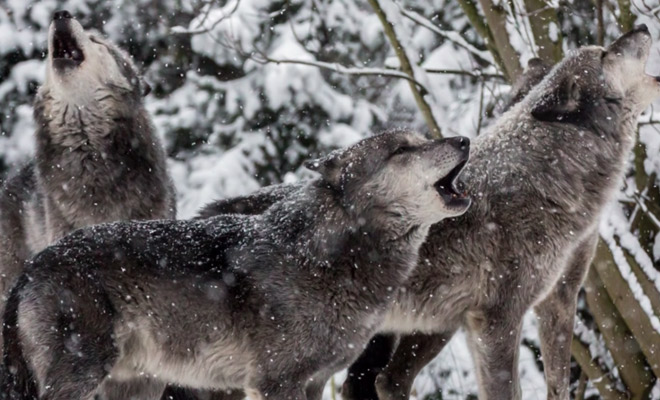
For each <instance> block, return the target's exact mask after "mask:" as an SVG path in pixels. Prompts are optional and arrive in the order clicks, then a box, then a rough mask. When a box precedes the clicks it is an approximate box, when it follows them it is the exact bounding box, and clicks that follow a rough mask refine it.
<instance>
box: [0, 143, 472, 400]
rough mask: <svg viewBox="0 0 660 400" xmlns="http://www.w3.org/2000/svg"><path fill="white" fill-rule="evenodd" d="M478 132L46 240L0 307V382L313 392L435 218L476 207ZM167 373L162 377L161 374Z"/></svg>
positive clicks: (355, 149) (344, 357)
mask: <svg viewBox="0 0 660 400" xmlns="http://www.w3.org/2000/svg"><path fill="white" fill-rule="evenodd" d="M468 154H469V141H468V139H466V138H452V139H445V140H440V141H429V140H426V139H424V138H423V137H421V136H420V135H418V134H415V133H412V132H407V131H396V132H390V133H386V134H382V135H378V136H374V137H371V138H368V139H364V140H363V141H361V142H358V143H357V144H356V145H354V146H351V147H349V148H347V149H344V150H338V151H336V152H333V153H331V154H330V155H328V156H325V157H323V158H321V159H318V160H315V161H311V162H309V163H308V164H307V167H308V168H310V169H312V170H314V171H317V172H319V173H320V175H321V177H320V178H318V179H316V180H313V181H311V182H309V183H308V184H307V185H306V186H305V187H304V188H302V189H301V191H300V192H299V193H298V194H297V196H295V198H291V199H288V200H286V201H283V202H280V203H277V204H276V205H274V206H272V207H270V208H269V209H268V210H267V211H266V212H264V213H263V214H260V215H256V216H244V215H229V216H218V217H214V218H209V219H206V220H196V221H167V220H161V221H149V222H116V223H112V224H105V225H98V226H94V227H88V228H84V229H81V230H78V231H76V232H74V233H72V234H71V235H69V236H67V237H65V238H64V239H62V240H60V241H59V242H57V243H56V244H55V245H53V246H51V247H48V248H47V249H46V250H44V251H42V252H41V253H40V254H38V255H37V256H36V257H35V258H34V259H33V260H32V261H31V262H30V265H29V266H28V267H27V269H26V271H25V273H24V274H23V275H22V276H21V278H20V280H19V282H18V283H17V285H16V286H15V287H14V288H13V289H12V293H11V295H10V298H9V301H8V305H7V310H6V312H5V321H4V322H5V328H4V338H5V355H4V367H5V368H6V369H7V370H8V371H11V372H12V373H11V374H7V379H5V382H4V383H3V387H2V393H7V397H8V398H9V399H25V398H34V397H35V396H37V394H38V395H39V396H40V397H39V398H41V399H48V400H65V399H66V400H69V399H90V398H91V397H92V396H93V395H94V393H95V391H96V390H97V388H98V387H99V385H100V384H101V383H102V382H103V380H104V379H105V378H106V377H111V378H112V379H114V380H117V381H122V380H124V379H132V378H134V377H136V376H144V377H147V378H151V379H153V380H162V381H163V382H172V383H175V384H178V385H180V386H184V387H190V388H200V389H223V388H243V389H246V390H247V391H248V393H251V394H254V395H256V396H258V397H259V398H266V397H267V398H269V399H271V398H272V399H305V398H306V397H307V396H309V397H311V398H318V396H320V393H321V390H322V388H323V386H324V384H325V381H326V379H327V378H328V377H329V375H330V374H332V373H334V372H336V371H337V370H339V369H341V368H344V367H346V366H348V364H350V362H352V361H353V360H354V359H355V358H356V357H357V356H358V355H359V353H360V351H361V350H362V348H363V347H364V346H365V344H366V342H367V341H368V340H369V339H370V338H371V336H372V335H373V334H374V333H375V331H376V329H378V327H379V326H380V325H381V320H382V318H383V316H384V311H385V310H386V309H387V307H388V305H389V303H390V301H391V299H392V297H391V296H392V294H393V293H396V289H397V288H398V287H399V286H400V285H401V284H402V283H403V282H404V281H405V280H406V279H407V278H408V277H409V275H410V273H411V272H412V270H413V268H414V267H415V265H416V264H417V253H418V249H419V246H421V244H422V243H423V242H424V239H425V238H426V234H427V232H428V229H429V227H430V225H431V224H433V223H435V222H438V221H439V220H441V219H442V218H445V217H454V216H457V215H460V214H462V213H464V212H465V211H466V209H467V208H468V207H469V204H470V200H469V198H467V197H466V196H464V195H461V194H459V193H458V192H457V191H456V190H455V188H454V180H455V179H456V177H457V175H458V174H459V173H460V171H461V169H462V168H463V166H464V165H465V163H466V162H467V158H468ZM163 387H164V383H163Z"/></svg>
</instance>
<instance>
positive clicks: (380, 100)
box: [0, 0, 660, 400]
mask: <svg viewBox="0 0 660 400" xmlns="http://www.w3.org/2000/svg"><path fill="white" fill-rule="evenodd" d="M97 3H99V2H97V1H91V0H68V1H66V2H64V4H62V2H60V1H55V0H44V1H40V2H26V1H24V0H6V1H5V2H4V3H3V6H0V58H2V60H3V61H2V62H4V60H5V59H7V60H9V59H10V57H8V55H9V54H10V53H12V52H14V51H17V52H19V53H20V54H21V56H22V57H23V58H24V59H25V61H19V62H16V63H13V64H7V65H9V67H10V69H9V70H8V74H9V75H8V76H7V77H2V78H3V79H2V80H0V107H1V108H2V110H3V112H2V113H1V115H0V167H1V166H2V165H3V164H6V165H8V166H10V167H16V166H18V165H19V164H20V163H22V162H25V161H26V160H27V159H29V157H30V155H31V154H32V152H33V142H34V138H33V132H34V122H33V120H32V107H31V100H32V97H33V85H34V84H39V83H40V82H42V81H43V76H44V63H43V61H42V60H43V57H44V55H45V53H44V51H45V47H46V38H47V36H46V29H47V27H48V24H49V21H50V19H51V16H52V12H53V11H54V10H55V9H56V7H58V8H59V7H65V8H67V9H69V10H70V11H72V12H74V13H75V14H76V15H78V16H80V18H81V19H84V21H85V23H86V24H87V25H86V26H90V24H91V23H92V22H91V21H92V16H93V14H97V11H98V7H107V8H104V11H103V14H100V13H99V14H100V15H103V18H102V19H103V20H102V21H98V20H94V28H96V29H99V30H101V31H103V32H104V33H105V34H107V35H108V36H109V37H110V38H112V39H113V40H116V41H119V42H120V43H122V45H123V46H125V47H126V46H128V45H130V46H132V47H133V49H132V50H133V51H135V50H136V48H137V47H141V48H142V49H143V50H145V51H144V52H142V53H139V52H138V53H136V54H140V55H139V56H138V57H137V58H138V60H137V61H140V62H142V61H145V62H146V64H145V73H146V74H147V76H148V77H149V78H150V79H151V80H152V82H151V83H154V84H156V85H160V86H162V87H163V88H164V89H163V92H162V93H157V95H150V96H149V97H147V98H146V99H145V101H146V105H147V108H148V110H149V112H150V114H151V115H152V116H153V121H154V124H155V126H156V128H157V131H158V132H159V133H160V135H161V136H162V138H163V142H164V143H165V145H166V147H167V151H168V154H170V155H171V157H170V159H169V163H168V164H169V169H170V173H171V175H172V177H173V180H174V182H175V185H176V187H177V190H178V212H179V217H180V218H189V217H192V216H194V215H195V214H196V212H197V210H198V209H199V208H200V207H201V206H203V205H204V204H206V203H208V202H209V201H212V200H214V199H218V198H225V197H230V196H237V195H243V194H247V193H250V192H252V191H254V190H256V189H257V188H259V187H261V186H263V185H266V184H270V183H279V182H280V181H283V182H290V183H291V182H296V181H298V180H299V179H304V178H305V177H306V176H309V172H306V171H305V169H304V168H301V167H300V163H301V161H302V160H303V159H307V158H310V157H315V156H318V155H319V154H324V153H327V152H328V151H330V150H332V149H334V148H337V147H343V146H347V145H350V144H352V143H355V142H356V141H358V140H359V139H361V138H363V137H365V136H367V135H369V134H370V133H371V132H374V131H378V130H380V129H382V128H383V127H387V126H389V125H390V124H395V125H396V124H399V123H400V124H401V125H404V126H412V127H414V128H415V129H420V130H427V129H428V128H427V127H426V125H425V123H424V120H423V118H421V116H420V114H419V113H418V112H416V111H415V110H416V109H417V106H416V103H415V101H414V98H413V97H412V94H411V91H410V87H409V85H408V82H407V81H404V80H402V79H397V75H398V76H399V77H400V76H401V75H402V73H401V72H400V71H395V70H393V68H398V67H399V66H400V65H399V60H398V59H397V58H396V57H395V56H393V53H392V49H391V46H390V44H389V42H388V41H387V39H386V37H385V35H384V34H383V27H382V26H381V24H380V21H379V20H378V18H377V16H376V15H375V14H374V13H373V12H372V10H371V8H370V6H369V5H368V4H367V3H366V2H364V1H360V2H356V1H351V0H332V1H313V2H306V1H302V0H292V1H290V2H287V4H288V7H290V8H288V9H287V10H286V11H284V12H283V11H282V10H280V9H279V8H277V7H273V2H272V1H269V0H228V1H224V2H204V3H195V2H178V1H173V0H164V1H162V2H157V3H159V4H158V7H159V8H158V9H157V10H155V11H154V13H155V14H157V15H156V17H155V18H156V21H155V22H154V23H153V24H152V25H147V26H148V28H144V26H145V25H144V23H145V21H144V20H142V19H138V17H144V15H146V14H148V13H147V10H151V8H152V6H153V2H151V1H146V0H140V1H135V2H125V1H122V2H120V3H108V4H109V5H107V4H106V5H103V4H101V5H98V4H97ZM100 3H104V2H100ZM312 3H313V4H314V5H315V7H318V8H319V9H318V10H316V11H315V10H313V9H312V7H311V4H312ZM381 3H382V5H383V7H384V8H385V11H386V13H387V15H388V18H389V19H390V21H392V22H393V23H394V25H395V29H396V33H397V37H398V38H399V40H401V41H402V43H403V44H404V47H405V50H406V54H407V56H408V58H409V59H410V60H411V62H412V63H413V68H414V75H415V80H417V81H419V82H420V83H422V85H423V86H424V87H425V88H427V89H428V91H429V94H428V95H427V97H426V100H427V101H428V102H429V103H430V105H431V108H432V111H433V114H434V116H435V118H436V120H437V121H438V123H439V124H440V125H441V128H442V130H443V134H444V135H446V136H452V135H458V134H460V135H466V136H470V137H474V136H475V135H476V134H477V133H478V128H479V124H480V123H481V129H483V127H484V126H487V125H488V124H490V123H492V121H493V119H492V118H489V117H485V115H486V114H487V110H488V112H491V111H492V110H495V111H492V112H491V115H492V116H495V117H497V115H498V108H497V107H498V106H499V105H500V104H501V102H502V98H503V97H504V96H505V95H506V93H507V92H508V91H509V89H510V87H509V85H507V84H505V83H502V82H499V81H496V80H481V79H474V78H470V77H465V76H458V75H451V74H429V73H426V72H425V71H424V69H463V70H466V71H473V70H476V71H481V72H496V71H495V69H494V67H492V66H491V67H487V68H486V69H484V68H482V67H481V66H480V65H479V64H478V63H477V62H476V61H475V55H476V56H479V57H480V58H482V59H486V60H492V57H491V56H490V53H488V52H487V51H484V50H481V49H482V48H484V47H483V43H482V42H481V41H480V40H479V39H478V35H477V34H476V33H475V32H474V29H472V28H471V27H470V26H469V23H468V22H467V19H466V18H465V16H464V14H463V13H462V11H461V9H460V7H459V6H458V5H457V4H456V3H455V2H448V1H447V2H446V1H443V0H435V1H433V2H429V1H422V0H410V1H405V2H404V1H393V0H383V1H381ZM522 3H523V2H522V1H516V2H515V5H516V7H519V6H520V7H521V9H523V8H524V6H521V5H522ZM633 3H634V5H635V6H637V8H636V10H644V9H645V8H644V7H645V4H643V3H641V2H639V1H637V0H634V1H633ZM646 3H647V4H649V5H650V6H651V7H654V8H657V1H656V0H653V1H651V3H648V2H646ZM549 4H551V5H553V6H557V7H559V2H558V1H556V0H552V1H551V2H550V3H549ZM179 6H181V8H178V7H179ZM198 6H199V7H201V8H199V9H195V8H194V7H198ZM5 7H6V9H8V10H11V11H12V15H11V16H10V15H8V14H7V13H6V12H5V11H4V8H5ZM142 7H144V10H143V9H141V8H142ZM160 7H162V8H160ZM633 8H635V7H633ZM440 11H441V12H440ZM636 12H637V11H636ZM186 13H187V14H189V15H187V16H186V15H184V14H186ZM143 14H144V15H143ZM94 16H95V17H97V16H98V15H94ZM106 16H107V17H106ZM411 18H412V19H414V20H415V21H417V22H418V23H415V22H413V21H412V20H411ZM509 18H510V20H509V24H508V26H507V32H509V33H510V36H511V43H512V45H513V47H514V48H515V49H516V50H517V51H518V52H519V53H520V55H521V60H522V61H526V60H527V59H529V58H530V57H532V56H533V55H534V53H533V51H532V50H533V48H532V46H530V44H529V43H528V42H529V41H528V38H527V37H526V35H525V30H528V22H527V20H526V19H525V18H522V17H520V16H518V15H515V16H514V15H510V16H509ZM608 18H609V19H608ZM611 18H612V17H611V16H610V15H609V13H606V36H607V38H606V40H608V41H610V40H611V39H612V37H613V36H616V35H618V34H619V32H618V30H617V28H616V25H615V24H614V23H613V20H612V19H611ZM638 22H640V23H642V22H644V23H647V25H648V26H649V28H650V30H651V32H652V34H653V36H654V38H655V39H656V40H657V38H658V37H659V35H660V28H659V26H660V25H658V24H657V19H656V18H655V17H654V16H652V15H640V16H639V20H638ZM562 23H563V26H561V27H560V26H557V25H555V24H554V23H551V24H550V26H549V28H548V29H549V31H548V33H549V35H550V38H551V39H552V40H557V38H558V36H559V34H560V33H561V32H562V31H564V32H566V29H568V28H575V29H582V30H589V31H590V32H592V33H593V32H595V30H594V22H593V21H590V20H586V19H584V17H583V16H582V15H580V14H579V13H567V15H566V16H565V19H564V20H563V21H562ZM582 30H579V31H577V30H576V33H577V34H578V35H577V36H579V35H580V34H581V32H583V31H582ZM185 37H189V38H190V49H189V53H186V54H182V53H180V52H177V50H178V49H177V48H176V46H179V44H178V42H176V40H178V39H180V38H185ZM569 40H574V39H573V38H566V39H565V41H564V47H565V49H568V48H572V47H574V46H575V45H576V44H575V43H574V42H570V41H569ZM163 43H165V45H163ZM174 43H177V44H176V45H174ZM163 46H165V47H166V48H165V49H163V48H161V47H163ZM659 49H660V45H658V43H657V42H656V44H655V45H654V48H653V50H652V52H651V60H650V62H649V66H648V69H649V73H654V74H658V73H660V71H659V70H658V68H659V67H658V65H660V51H658V50H659ZM151 50H153V51H154V54H155V57H156V61H153V62H150V61H149V60H148V59H147V56H146V55H148V54H151V53H150V52H151ZM186 51H188V49H187V48H186ZM140 56H141V57H144V58H145V59H141V58H140ZM203 57H206V58H208V60H210V61H211V62H212V63H214V64H216V65H217V66H219V67H232V68H233V69H235V70H237V71H239V74H238V75H237V76H236V77H228V76H225V75H223V74H220V73H218V74H215V73H211V72H208V69H211V70H212V69H213V67H214V66H213V65H211V66H210V67H209V65H208V64H206V65H205V64H204V62H205V59H204V58H203ZM264 57H267V58H270V59H276V60H280V61H295V62H307V63H309V64H311V65H302V64H296V63H290V62H287V63H284V62H282V63H279V64H277V63H266V64H264V63H263V61H264V60H263V58H264ZM23 58H21V60H23ZM7 62H9V63H12V62H13V61H11V60H10V61H7ZM0 64H1V62H0ZM523 64H524V63H523ZM2 65H4V64H2ZM205 67H206V68H207V70H205V69H204V68H205ZM226 69H230V68H226ZM172 70H176V71H177V73H181V74H182V76H181V79H180V80H181V82H180V84H177V83H176V82H175V81H176V80H177V79H175V78H173V76H172V73H171V71H172ZM222 72H223V73H224V72H225V69H223V70H222ZM385 76H389V78H385ZM177 78H178V76H177ZM482 91H483V102H482V101H481V97H482ZM482 119H483V120H482ZM649 120H652V121H658V120H660V114H658V113H654V112H653V110H651V112H649V113H648V114H646V115H645V116H644V117H642V119H641V121H643V122H648V121H649ZM180 136H186V137H190V138H191V140H190V142H192V143H190V144H185V145H182V144H180V143H179V139H180ZM639 139H640V142H641V143H642V144H643V145H644V146H645V147H646V151H647V154H648V156H647V159H646V160H645V161H644V164H643V165H644V169H645V172H646V173H647V174H649V175H650V174H652V173H656V175H660V173H659V172H660V131H659V130H658V127H657V126H652V125H644V126H642V127H641V128H640V135H639ZM0 173H2V172H0ZM659 182H660V181H659ZM642 195H643V193H642ZM621 199H626V200H630V198H629V196H625V195H621ZM605 216H606V218H605V219H604V220H603V223H602V224H601V226H600V229H601V234H602V235H603V237H604V238H605V239H606V242H607V243H608V246H609V247H610V249H612V251H613V252H614V254H615V258H616V261H617V265H618V268H619V271H620V273H621V274H622V276H624V277H625V278H626V279H627V281H628V283H629V285H630V287H631V289H632V290H633V293H634V295H635V299H637V300H638V301H639V302H640V304H641V305H642V308H643V309H644V311H645V312H646V314H647V315H648V316H649V320H650V321H651V323H652V324H653V326H654V328H655V329H659V328H660V322H659V321H658V317H659V315H658V314H657V313H658V310H652V309H650V303H649V300H648V297H647V296H646V294H644V293H643V291H642V289H641V287H640V285H639V282H637V280H636V277H635V275H634V274H633V273H632V272H631V271H630V267H629V265H628V264H627V263H626V259H625V257H624V253H623V252H624V251H626V252H628V253H629V254H630V255H631V256H632V257H633V258H634V259H635V261H636V262H637V263H638V264H639V265H640V267H641V268H642V270H643V272H644V275H645V276H646V277H647V278H648V279H649V280H650V281H651V282H652V283H653V285H654V287H655V288H656V289H658V290H660V275H659V272H658V269H657V263H658V262H660V235H658V236H656V238H655V241H654V245H653V254H647V253H646V251H645V250H644V249H643V248H642V247H641V246H640V243H639V240H638V238H637V237H636V236H635V234H634V233H631V232H630V229H629V228H630V226H629V225H630V224H629V222H628V221H629V219H627V217H626V215H625V214H624V210H623V208H622V207H621V206H620V205H619V204H618V203H615V204H613V205H612V207H611V209H610V210H609V211H608V212H607V213H605ZM584 312H587V311H586V310H585V311H584ZM536 327H537V322H536V319H535V317H534V315H533V314H532V313H530V314H529V315H528V316H527V317H526V318H525V325H524V330H523V337H524V338H526V339H527V340H529V341H531V342H532V343H535V344H537V345H538V337H537V333H536ZM576 332H577V334H578V335H579V336H580V338H581V339H582V340H583V341H584V342H585V343H587V344H588V346H589V349H590V351H591V352H592V355H593V356H594V357H596V356H598V358H599V359H600V360H602V361H603V363H604V365H605V366H607V367H608V369H610V370H612V371H613V376H617V374H618V372H617V370H616V368H615V366H614V363H613V361H612V359H611V356H610V354H609V352H608V350H607V348H606V347H605V345H604V343H603V341H602V340H601V338H600V337H599V335H598V334H597V333H595V332H593V331H591V330H590V329H589V328H588V327H586V326H584V325H580V324H578V325H576ZM520 358H521V360H520V374H521V378H522V388H523V398H524V399H536V398H539V399H542V398H545V390H546V389H545V384H544V379H543V375H542V373H541V372H540V371H539V369H538V367H537V365H536V361H535V360H534V355H533V354H532V353H531V352H530V351H529V349H528V348H527V347H524V346H523V347H522V348H521V356H520ZM343 379H344V373H340V374H338V375H337V376H336V377H335V385H336V387H338V386H339V385H340V384H341V382H342V381H343ZM439 387H441V388H442V389H443V396H444V397H443V398H446V399H465V398H466V397H467V396H468V395H469V394H476V390H477V389H476V377H475V374H474V370H473V366H472V362H471V358H470V355H469V351H468V348H467V345H466V343H465V337H464V335H463V333H459V334H457V335H456V337H455V338H453V339H452V341H451V342H450V343H449V344H448V346H447V347H446V349H445V350H444V351H443V352H442V353H441V354H440V355H439V356H438V357H437V358H436V359H435V360H434V361H433V362H432V363H431V364H430V365H429V366H428V367H427V368H426V369H425V370H424V371H423V372H422V374H421V375H420V376H419V377H418V378H417V380H416V382H415V391H416V396H417V398H418V399H422V398H424V396H426V395H429V394H432V393H434V392H435V391H436V390H437V389H438V388H439ZM589 390H590V391H591V392H592V393H593V390H594V389H593V388H590V389H589ZM331 392H332V388H331V384H328V386H327V387H326V391H325V393H324V398H325V399H326V400H327V399H330V398H331ZM335 394H337V393H336V392H335ZM338 397H339V396H338ZM652 397H653V398H655V399H660V384H656V386H655V388H654V389H653V395H652Z"/></svg>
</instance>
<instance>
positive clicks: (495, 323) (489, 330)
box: [466, 307, 524, 400]
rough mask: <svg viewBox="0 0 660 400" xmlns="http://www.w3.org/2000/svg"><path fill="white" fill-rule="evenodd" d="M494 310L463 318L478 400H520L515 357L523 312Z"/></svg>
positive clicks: (516, 358) (517, 352)
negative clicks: (476, 380)
mask: <svg viewBox="0 0 660 400" xmlns="http://www.w3.org/2000/svg"><path fill="white" fill-rule="evenodd" d="M515 308H521V307H511V309H508V310H507V309H506V308H504V307H494V308H492V309H490V310H485V311H470V312H468V313H467V316H466V329H467V337H468V345H469V348H470V352H471V353H472V358H473V360H474V364H475V368H476V371H477V378H478V382H479V400H520V399H521V390H520V379H519V378H518V355H519V348H520V332H521V330H522V317H523V315H524V310H515V311H514V309H515Z"/></svg>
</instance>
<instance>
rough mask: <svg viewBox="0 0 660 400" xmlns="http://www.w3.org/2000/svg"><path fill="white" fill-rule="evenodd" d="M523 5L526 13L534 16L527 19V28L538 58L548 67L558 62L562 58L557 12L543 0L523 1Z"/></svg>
mask: <svg viewBox="0 0 660 400" xmlns="http://www.w3.org/2000/svg"><path fill="white" fill-rule="evenodd" d="M524 3H525V9H526V10H527V12H529V13H533V14H534V15H533V16H530V17H529V26H530V28H531V29H532V34H533V35H534V44H536V47H537V49H538V57H539V58H540V59H541V60H543V61H545V62H547V63H548V64H550V65H553V64H555V63H557V62H559V61H560V60H561V59H562V58H563V51H562V47H561V44H562V35H561V30H560V28H559V27H560V25H559V19H558V18H557V11H555V9H554V8H548V7H547V6H546V3H545V1H544V0H524ZM553 36H554V37H553Z"/></svg>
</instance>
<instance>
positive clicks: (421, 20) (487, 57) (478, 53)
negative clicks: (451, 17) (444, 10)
mask: <svg viewBox="0 0 660 400" xmlns="http://www.w3.org/2000/svg"><path fill="white" fill-rule="evenodd" d="M401 14H403V15H404V16H405V17H406V18H408V19H410V20H411V21H413V22H415V23H417V24H419V25H421V26H423V27H424V28H426V29H428V30H430V31H431V32H433V33H435V34H437V35H438V36H442V37H443V38H445V39H447V40H449V41H450V42H452V43H454V44H455V45H457V46H459V47H462V48H464V49H465V50H467V51H468V52H470V54H472V55H474V56H475V57H477V58H479V59H480V60H483V61H486V62H488V63H490V64H493V56H492V54H490V53H488V52H486V51H482V50H479V49H477V48H476V47H474V46H472V45H471V44H470V43H468V42H467V41H466V40H465V39H464V38H463V37H462V36H461V35H460V34H458V33H457V32H453V31H445V30H442V29H440V28H438V27H437V26H435V25H434V24H433V22H431V21H429V19H428V18H426V17H424V16H423V15H420V14H419V13H416V12H414V11H410V10H405V9H402V10H401Z"/></svg>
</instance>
